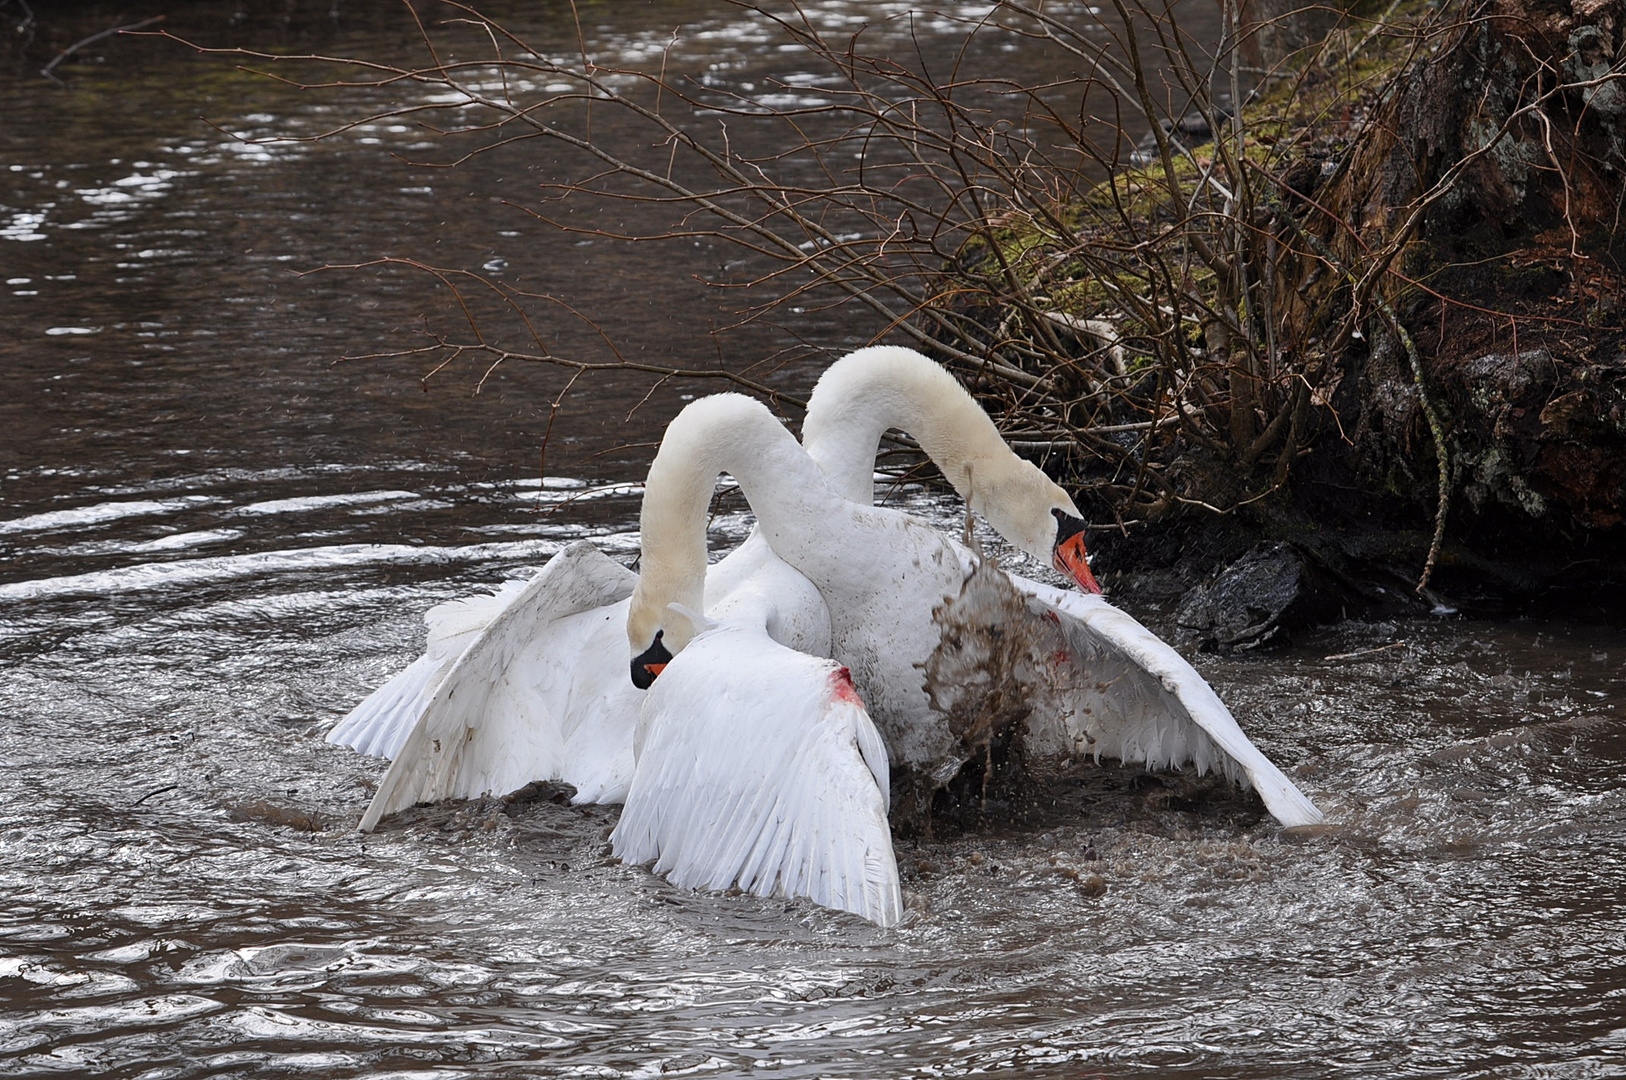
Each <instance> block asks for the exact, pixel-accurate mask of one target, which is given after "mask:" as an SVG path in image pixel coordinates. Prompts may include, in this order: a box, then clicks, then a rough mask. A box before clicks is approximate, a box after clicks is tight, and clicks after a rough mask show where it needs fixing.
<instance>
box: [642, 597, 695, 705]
mask: <svg viewBox="0 0 1626 1080" xmlns="http://www.w3.org/2000/svg"><path fill="white" fill-rule="evenodd" d="M642 588H643V582H641V581H640V582H639V588H638V589H635V590H634V591H633V601H632V610H631V611H630V612H629V613H628V616H627V640H628V641H629V642H630V643H631V645H632V653H633V656H632V685H634V686H636V687H637V688H638V689H640V690H648V689H649V688H650V687H651V686H652V685H654V683H655V677H656V676H657V675H659V674H660V673H661V672H662V671H665V670H666V665H667V664H669V663H671V662H672V658H673V657H674V656H676V655H677V654H678V653H680V652H682V651H683V647H684V646H685V645H687V644H688V643H689V641H690V639H692V638H693V637H694V636H695V635H696V634H698V633H700V631H701V630H704V629H705V628H706V626H707V625H710V620H709V619H704V618H703V617H699V616H696V615H695V614H694V613H693V612H692V611H690V610H689V609H688V608H687V607H685V606H684V605H683V604H677V603H673V604H666V605H664V607H657V606H655V605H654V604H651V603H649V602H648V601H647V600H646V599H645V598H644V597H641V596H640V595H639V589H642ZM641 601H642V602H641Z"/></svg>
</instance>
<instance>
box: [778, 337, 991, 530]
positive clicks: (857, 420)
mask: <svg viewBox="0 0 1626 1080" xmlns="http://www.w3.org/2000/svg"><path fill="white" fill-rule="evenodd" d="M889 428H899V429H901V430H903V431H905V432H907V433H908V434H909V435H912V436H913V437H914V439H915V441H916V442H918V443H919V444H920V448H921V449H922V450H924V451H925V452H926V454H927V455H928V456H929V457H930V458H931V459H932V461H933V462H934V463H935V464H936V465H937V467H938V468H939V469H941V470H942V471H943V475H944V476H945V477H946V478H947V479H948V481H949V483H951V484H953V485H954V489H955V490H956V491H958V492H959V493H960V496H961V497H962V498H964V499H965V500H966V501H967V502H968V503H971V504H972V505H973V506H976V505H977V504H978V503H979V502H980V501H981V500H980V499H977V498H975V497H974V496H975V495H976V494H977V493H976V491H975V488H976V482H975V481H976V469H975V463H976V462H977V461H978V460H983V459H988V458H1002V457H1007V456H1009V454H1010V450H1009V448H1008V447H1007V446H1006V445H1005V442H1004V440H1003V439H1002V438H1001V437H1000V435H999V430H998V429H997V428H996V427H995V426H994V422H993V421H992V420H991V419H989V417H988V414H987V413H985V412H983V410H982V407H981V406H980V405H978V404H977V402H976V401H975V399H973V398H972V397H971V395H970V394H968V393H966V391H965V389H964V388H963V387H961V386H960V384H959V383H958V382H957V381H956V380H955V378H954V376H952V375H950V374H949V373H948V372H947V371H946V370H944V368H943V367H942V366H941V365H939V364H937V363H936V362H934V361H932V360H929V359H927V358H926V357H925V356H922V355H921V354H920V353H917V352H915V351H914V350H913V349H904V348H899V347H896V346H889V345H881V346H874V347H871V348H867V349H859V350H858V351H857V352H854V353H850V354H848V355H847V356H845V357H843V358H842V359H840V360H838V361H836V362H835V363H834V364H832V365H831V366H830V368H829V369H828V370H827V371H826V372H825V373H824V376H823V377H822V378H821V379H820V380H819V383H818V386H817V387H815V388H814V391H813V397H812V399H811V400H810V401H809V402H808V410H807V419H806V421H805V422H804V424H803V428H802V441H803V445H804V446H805V447H806V448H807V452H808V454H809V455H811V456H812V458H813V459H814V461H816V462H817V463H818V465H819V467H820V469H822V470H823V472H824V474H825V476H826V477H827V478H828V479H829V481H830V485H831V486H832V487H833V488H834V489H835V490H836V491H837V492H839V493H840V494H841V495H842V496H843V497H844V498H846V499H848V500H850V501H852V502H856V503H861V504H863V505H866V506H867V505H870V504H871V503H873V502H874V493H875V482H874V475H875V455H876V453H877V452H878V451H879V449H880V443H881V436H882V435H884V434H885V433H886V431H887V430H888V429H889Z"/></svg>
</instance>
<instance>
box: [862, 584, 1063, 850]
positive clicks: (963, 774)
mask: <svg viewBox="0 0 1626 1080" xmlns="http://www.w3.org/2000/svg"><path fill="white" fill-rule="evenodd" d="M932 619H933V621H934V622H935V623H936V625H937V626H938V627H939V628H940V629H941V638H940V640H939V642H938V645H937V647H936V648H935V649H934V650H932V654H931V655H930V656H929V657H927V659H926V661H925V662H924V663H923V664H921V665H920V668H921V672H922V674H923V675H924V677H925V685H924V688H925V691H926V695H927V698H928V699H929V700H930V702H931V705H932V708H933V709H935V710H936V711H937V712H939V713H941V714H943V717H944V719H945V722H946V723H947V725H948V729H949V731H950V732H951V733H952V734H953V735H954V737H955V744H954V747H953V749H952V750H951V751H950V753H949V755H948V756H947V757H946V758H945V759H944V760H943V761H941V762H940V763H938V764H937V765H936V767H935V768H932V769H929V770H923V771H922V773H921V774H917V775H914V776H910V777H906V778H902V779H903V783H902V784H901V785H900V786H901V788H902V791H901V792H900V793H901V794H904V795H905V796H906V797H904V798H900V799H899V800H898V809H899V810H900V811H902V815H901V816H902V818H903V819H904V823H905V825H906V826H915V827H918V828H920V829H921V830H922V831H925V832H928V833H929V832H930V831H931V819H932V818H934V817H943V816H945V815H947V816H951V817H953V816H964V815H965V814H967V813H972V814H976V815H981V814H985V813H987V812H988V811H989V809H990V800H992V801H993V802H994V803H1000V804H1008V803H1010V802H1011V801H1012V800H1014V799H1018V798H1020V797H1021V795H1022V793H1023V791H1024V789H1025V777H1026V774H1027V772H1028V764H1027V762H1026V759H1025V756H1024V753H1023V746H1024V743H1025V741H1026V736H1027V726H1028V719H1029V717H1030V716H1032V715H1033V714H1034V711H1035V709H1040V708H1045V707H1047V705H1048V704H1053V703H1054V702H1055V700H1056V698H1055V691H1056V687H1055V686H1054V685H1053V684H1054V681H1055V672H1054V668H1053V666H1052V665H1051V664H1050V663H1049V661H1048V658H1049V657H1050V656H1052V655H1054V653H1055V651H1056V650H1057V649H1059V648H1062V647H1064V646H1063V643H1062V642H1061V640H1060V636H1059V634H1058V633H1057V632H1056V630H1055V629H1054V628H1053V627H1052V626H1051V624H1050V623H1047V622H1045V621H1044V620H1042V619H1039V618H1037V617H1035V616H1034V614H1033V613H1032V612H1031V611H1030V610H1029V608H1028V600H1027V597H1026V596H1025V595H1024V594H1023V593H1021V592H1019V591H1018V590H1017V588H1016V587H1015V586H1014V585H1012V584H1011V582H1010V579H1009V578H1007V577H1006V576H1005V574H1004V572H1003V571H1001V570H1000V569H999V565H998V563H997V562H996V561H995V560H993V559H991V558H987V557H983V558H980V559H979V560H978V561H977V565H976V567H975V568H974V569H973V570H972V571H971V573H970V574H969V575H967V576H966V579H965V581H964V582H963V583H962V584H961V586H960V592H959V595H957V596H953V597H950V598H948V599H946V600H944V601H943V603H941V604H939V605H938V606H937V607H936V608H935V609H934V610H933V612H932ZM898 817H899V815H898V814H896V813H895V814H894V821H895V822H896V821H897V820H898Z"/></svg>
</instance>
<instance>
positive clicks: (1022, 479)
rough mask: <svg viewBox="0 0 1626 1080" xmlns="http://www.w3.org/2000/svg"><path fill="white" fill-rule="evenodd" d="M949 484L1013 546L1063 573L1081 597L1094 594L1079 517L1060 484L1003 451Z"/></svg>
mask: <svg viewBox="0 0 1626 1080" xmlns="http://www.w3.org/2000/svg"><path fill="white" fill-rule="evenodd" d="M962 468H964V470H965V475H964V477H963V479H964V483H963V484H962V483H961V480H962V478H961V477H958V476H953V475H951V476H950V477H949V479H950V481H951V482H952V483H954V486H955V487H956V488H959V489H960V490H961V491H962V492H965V491H967V490H969V492H970V497H969V498H968V500H967V501H968V502H970V504H971V508H972V509H973V510H975V511H976V512H977V513H979V514H981V515H982V516H983V517H984V518H986V519H987V521H988V524H990V525H992V526H993V527H994V530H995V531H996V532H998V533H999V535H1001V536H1003V537H1004V538H1005V539H1006V540H1008V541H1010V542H1011V543H1012V544H1013V545H1015V546H1016V547H1018V548H1020V549H1021V550H1023V551H1025V552H1026V553H1027V554H1029V555H1031V556H1033V557H1034V558H1035V559H1038V560H1039V561H1040V562H1042V563H1048V564H1049V565H1050V566H1052V567H1054V568H1055V569H1056V571H1057V572H1058V573H1062V574H1066V575H1067V576H1068V577H1070V578H1072V579H1073V580H1074V581H1075V582H1077V583H1078V587H1079V588H1080V589H1083V590H1084V591H1085V592H1087V593H1099V592H1100V591H1101V586H1100V584H1099V583H1098V582H1097V581H1096V580H1095V575H1094V574H1093V573H1091V572H1090V563H1089V554H1088V552H1086V551H1085V549H1084V529H1085V525H1084V517H1083V515H1082V514H1080V513H1079V512H1078V507H1077V506H1075V505H1073V500H1072V499H1070V498H1068V497H1067V492H1065V491H1063V490H1062V489H1061V485H1059V484H1057V483H1056V482H1055V481H1053V480H1051V479H1050V477H1048V476H1046V475H1045V474H1044V470H1043V469H1040V468H1039V467H1038V466H1037V465H1035V464H1033V463H1032V462H1031V461H1024V460H1022V459H1021V458H1019V457H1017V456H1015V455H1014V454H1010V453H1009V452H1007V453H1005V454H1001V455H998V456H990V457H984V458H981V459H979V460H977V461H973V462H968V463H967V464H966V465H964V466H962Z"/></svg>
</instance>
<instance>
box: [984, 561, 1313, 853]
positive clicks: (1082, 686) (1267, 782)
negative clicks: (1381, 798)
mask: <svg viewBox="0 0 1626 1080" xmlns="http://www.w3.org/2000/svg"><path fill="white" fill-rule="evenodd" d="M1010 579H1011V581H1012V583H1014V584H1015V585H1016V587H1017V588H1018V589H1021V590H1022V591H1023V592H1025V593H1027V594H1028V595H1029V596H1030V597H1032V598H1033V600H1032V601H1030V607H1032V606H1036V607H1037V608H1038V610H1039V613H1040V614H1042V615H1047V616H1053V617H1054V619H1055V621H1056V623H1057V625H1058V626H1059V627H1060V630H1061V633H1062V636H1063V638H1064V640H1065V641H1066V644H1067V649H1066V654H1067V655H1066V657H1065V662H1064V666H1063V681H1064V685H1063V686H1061V687H1060V688H1059V693H1060V695H1061V698H1062V701H1063V703H1064V706H1065V707H1063V708H1060V709H1055V710H1046V712H1047V714H1048V716H1047V719H1048V723H1045V724H1040V723H1030V727H1029V736H1028V737H1029V740H1030V744H1029V745H1030V748H1031V749H1034V750H1037V751H1039V752H1041V753H1052V754H1054V753H1063V754H1065V753H1069V752H1071V753H1085V754H1093V755H1094V756H1095V757H1096V758H1097V759H1098V760H1099V759H1100V758H1103V757H1108V758H1117V759H1118V760H1120V761H1128V762H1141V763H1144V764H1145V765H1146V766H1147V767H1148V768H1151V769H1166V768H1183V767H1185V766H1187V765H1193V766H1195V767H1196V769H1197V772H1198V774H1199V775H1201V774H1203V773H1206V772H1208V771H1209V770H1211V769H1213V770H1218V771H1220V772H1221V773H1223V774H1224V775H1226V776H1228V777H1230V778H1232V779H1234V780H1238V781H1241V782H1244V783H1247V784H1251V785H1252V787H1253V789H1254V790H1255V791H1257V792H1259V795H1260V797H1261V798H1262V799H1263V800H1264V802H1265V806H1266V808H1267V809H1269V810H1270V812H1271V814H1272V815H1273V816H1274V817H1275V818H1276V820H1277V821H1280V822H1281V823H1282V824H1283V825H1288V826H1292V825H1315V824H1319V823H1320V822H1321V820H1322V817H1321V811H1320V810H1317V809H1316V807H1315V804H1313V803H1312V802H1310V800H1309V799H1308V798H1306V797H1305V796H1304V793H1303V792H1301V791H1299V789H1298V788H1297V787H1295V786H1294V784H1293V782H1292V781H1291V780H1289V779H1288V778H1287V777H1286V776H1284V775H1283V774H1282V771H1281V770H1280V769H1278V768H1277V767H1276V766H1275V765H1273V764H1271V762H1270V760H1269V759H1268V758H1266V757H1265V755H1264V754H1262V753H1260V752H1259V749H1258V748H1257V747H1255V746H1254V745H1253V743H1252V742H1250V741H1249V740H1248V737H1247V736H1246V735H1244V734H1243V733H1242V729H1241V728H1240V727H1239V726H1238V725H1237V722H1236V719H1235V718H1234V717H1233V716H1232V715H1231V710H1229V709H1227V708H1226V707H1225V703H1224V702H1222V701H1221V700H1220V699H1219V696H1218V695H1217V694H1215V693H1214V690H1213V688H1212V687H1210V686H1209V685H1208V683H1207V682H1206V681H1204V679H1203V677H1202V676H1201V675H1199V674H1197V672H1196V670H1195V669H1194V668H1192V666H1191V665H1190V664H1188V663H1187V662H1186V661H1185V659H1184V658H1182V657H1181V656H1180V654H1179V653H1177V652H1175V651H1174V649H1172V648H1171V647H1169V646H1168V645H1167V644H1165V643H1164V642H1163V641H1162V640H1161V639H1160V638H1158V636H1157V635H1156V634H1153V633H1152V632H1151V631H1150V630H1148V629H1146V627H1144V626H1142V625H1141V624H1140V623H1139V622H1137V621H1135V619H1133V618H1132V617H1130V616H1129V615H1128V614H1126V613H1125V612H1123V611H1120V610H1118V609H1117V608H1115V607H1113V606H1112V605H1111V604H1109V603H1107V602H1106V601H1105V600H1104V599H1102V598H1101V597H1099V596H1089V595H1085V594H1083V593H1078V592H1072V591H1065V590H1062V589H1056V588H1052V587H1051V586H1049V585H1042V584H1040V583H1039V582H1036V581H1029V580H1028V579H1026V578H1022V577H1018V576H1016V575H1014V574H1012V575H1010ZM1058 659H1059V660H1060V659H1061V658H1058ZM1035 720H1037V716H1036V717H1035Z"/></svg>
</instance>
